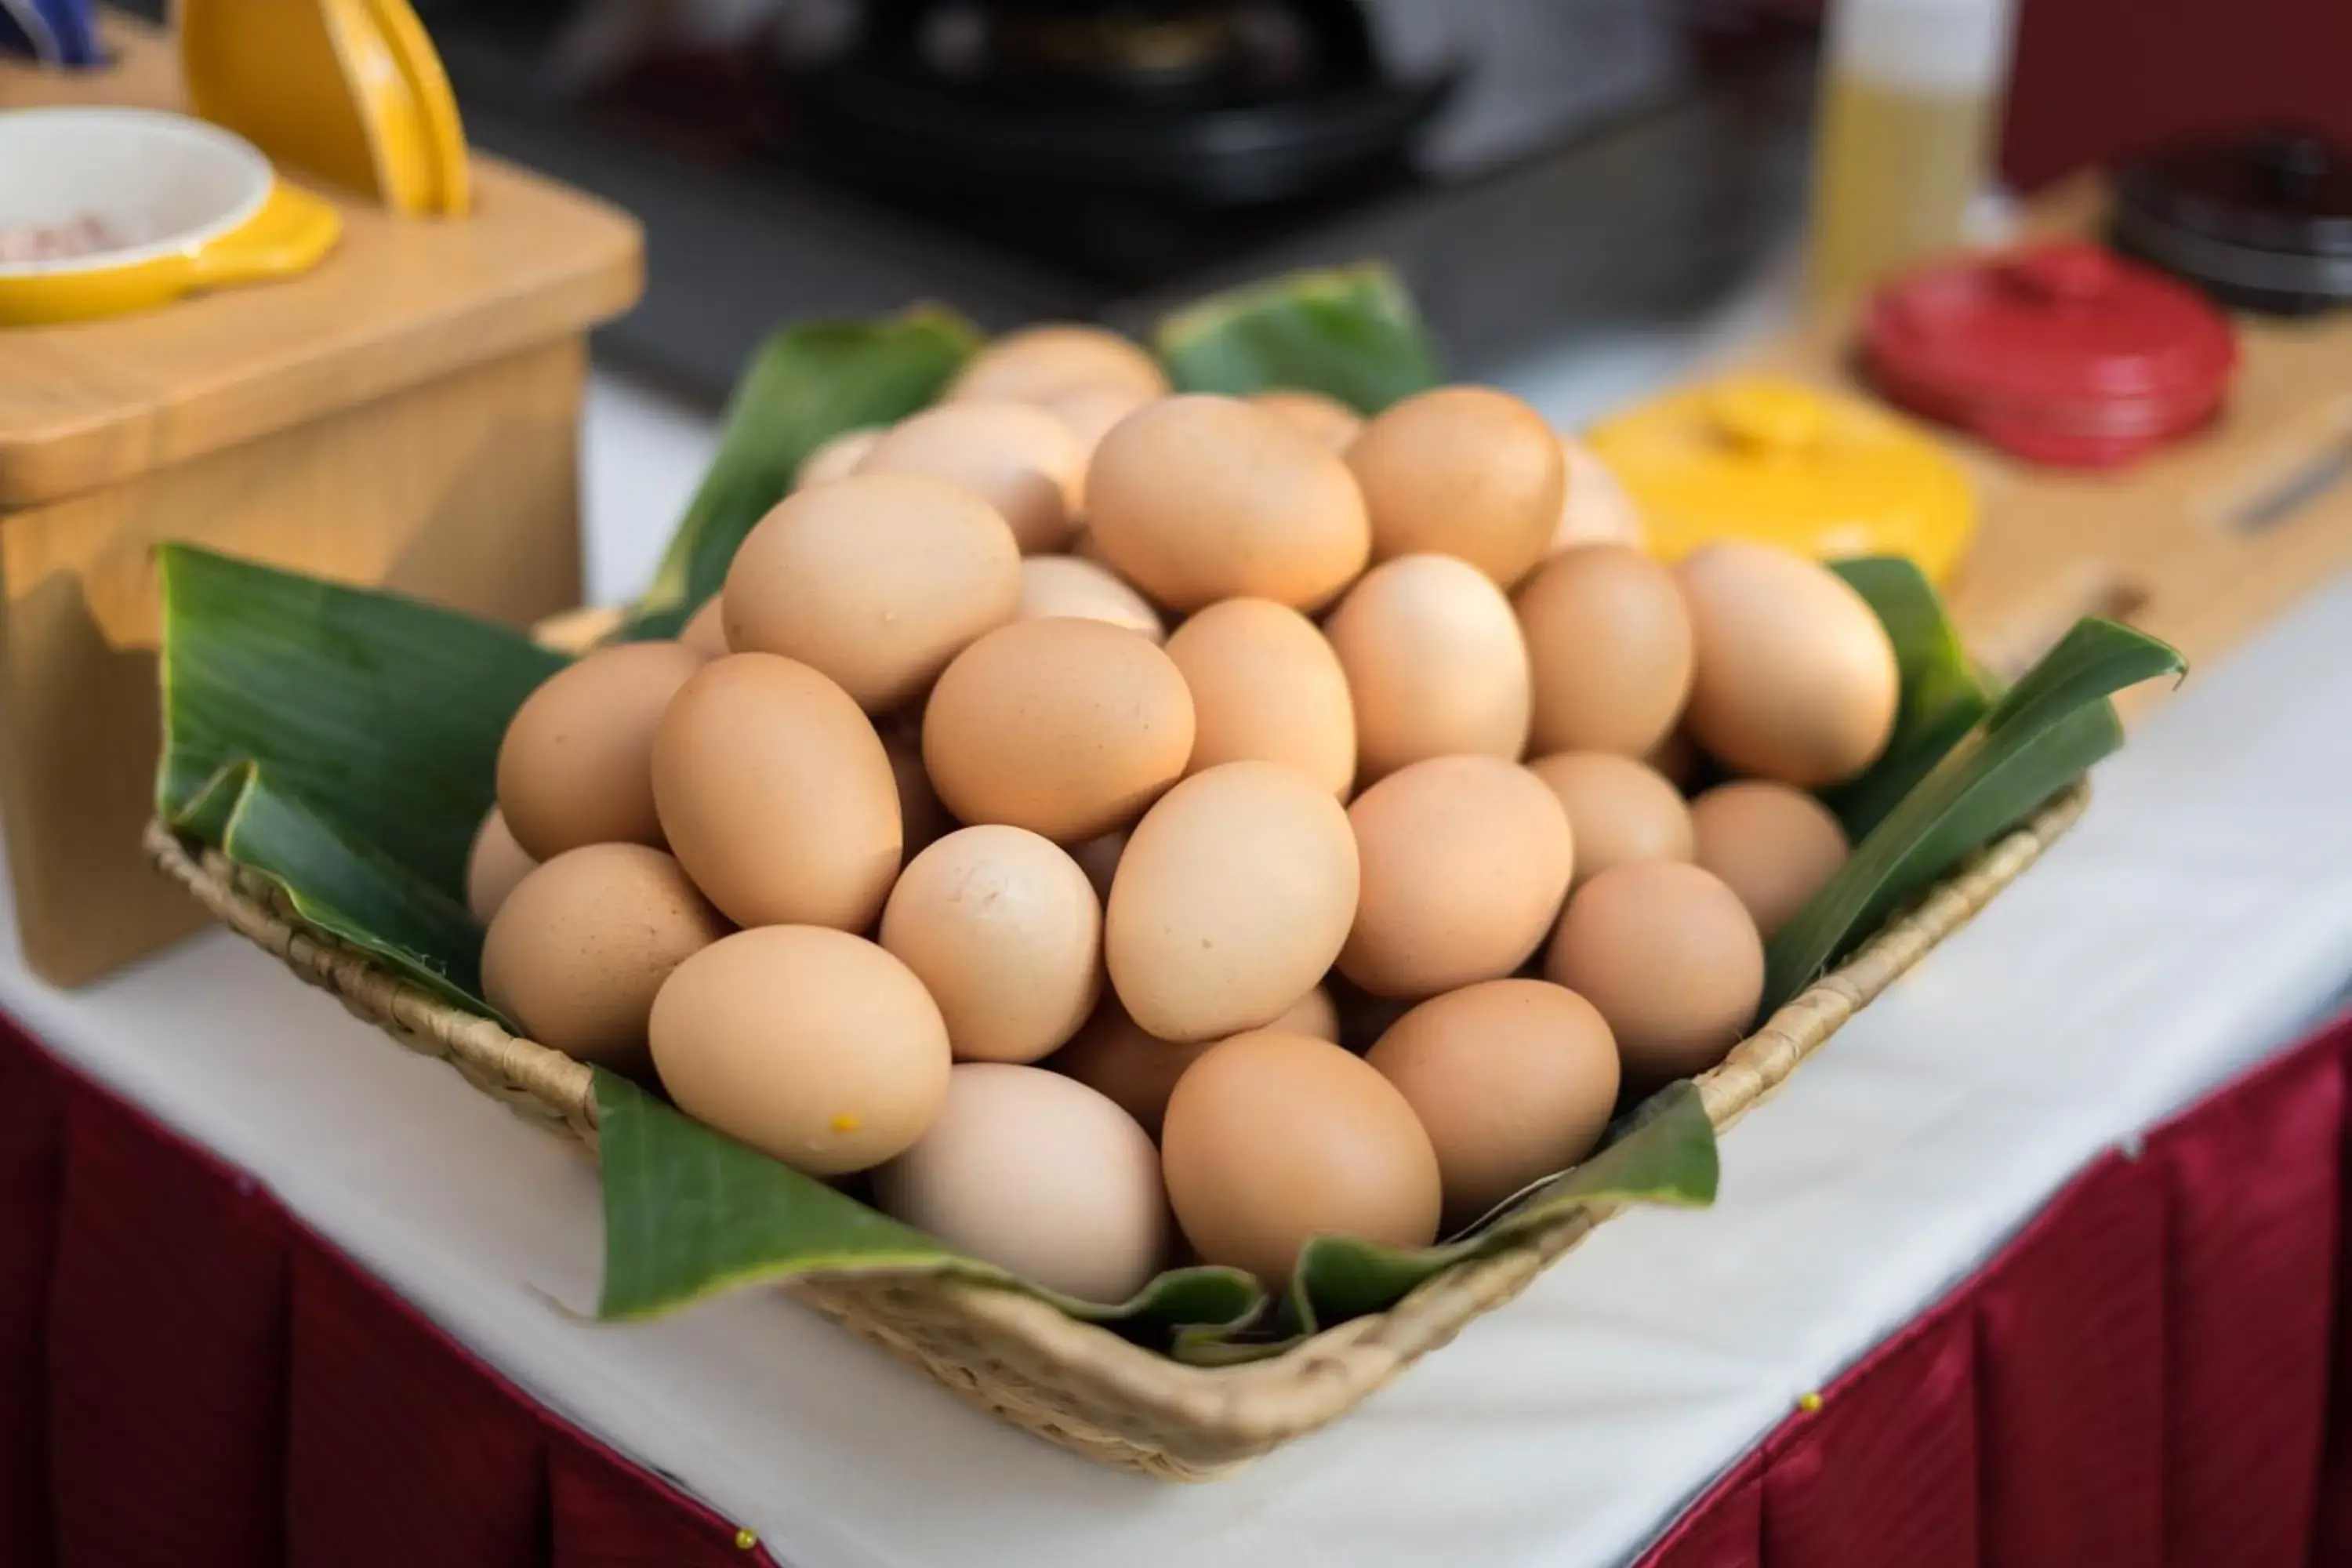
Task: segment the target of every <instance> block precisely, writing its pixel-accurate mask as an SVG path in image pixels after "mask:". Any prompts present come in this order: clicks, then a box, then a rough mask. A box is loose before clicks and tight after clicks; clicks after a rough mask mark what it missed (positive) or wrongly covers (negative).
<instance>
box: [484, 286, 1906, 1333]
mask: <svg viewBox="0 0 2352 1568" xmlns="http://www.w3.org/2000/svg"><path fill="white" fill-rule="evenodd" d="M1625 528H1626V519H1625V513H1624V510H1623V508H1622V502H1620V501H1617V500H1614V499H1613V498H1612V495H1611V493H1610V491H1609V489H1608V488H1607V484H1606V480H1605V477H1601V476H1596V475H1594V474H1593V473H1592V472H1591V470H1590V469H1589V468H1583V467H1581V466H1580V463H1579V460H1578V458H1577V457H1576V455H1575V454H1574V452H1573V451H1572V449H1570V448H1569V447H1566V446H1565V445H1564V443H1563V441H1562V440H1561V438H1560V437H1559V436H1558V435H1557V433H1555V432H1554V431H1553V430H1552V429H1551V428H1550V427H1549V426H1547V425H1546V424H1545V423H1544V421H1543V420H1542V419H1541V418H1539V417H1538V416H1537V415H1536V414H1535V413H1534V412H1533V411H1532V410H1531V409H1529V408H1528V407H1527V406H1526V405H1524V404H1522V403H1520V402H1518V401H1517V400H1516V399H1514V398H1512V397H1509V396H1507V395H1505V394H1503V393H1500V392H1497V391H1494V390H1490V389H1487V388H1483V387H1475V386H1452V387H1445V388H1441V389H1438V390H1435V391H1432V392H1428V393H1424V394H1422V395H1418V396H1414V397H1411V398H1408V399H1406V400H1404V401H1403V402H1401V403H1399V404H1397V405H1394V406H1392V407H1391V408H1390V409H1389V410H1387V411H1386V412H1384V413H1382V414H1381V415H1379V416H1376V417H1374V418H1372V419H1370V421H1369V422H1366V421H1360V420H1359V419H1358V418H1357V417H1356V416H1354V415H1352V414H1350V413H1349V412H1348V411H1346V410H1345V409H1343V408H1341V407H1339V405H1336V404H1334V403H1331V402H1329V401H1328V400H1326V399H1323V398H1319V397H1317V396H1315V395H1309V394H1303V393H1294V392H1283V393H1270V394H1266V395H1260V396H1257V397H1254V398H1247V399H1237V398H1229V397H1219V396H1206V395H1170V394H1169V389H1168V386H1167V384H1166V382H1165V381H1164V380H1163V379H1162V376H1161V374H1160V370H1159V368H1158V367H1157V366H1156V365H1155V364H1154V363H1153V362H1152V361H1151V360H1150V358H1148V357H1147V356H1146V355H1144V354H1143V353H1140V352H1139V351H1138V350H1137V349H1135V348H1134V347H1132V346H1131V345H1129V344H1128V343H1126V342H1123V341H1121V340H1119V339H1117V338H1115V337H1111V336H1109V335H1108V334H1106V333H1102V332H1098V331H1093V330H1090V329H1084V328H1075V327H1048V328H1040V329H1035V330H1034V331H1028V332H1024V333H1021V334H1016V335H1015V336H1013V337H1011V338H1008V339H1004V340H1001V341H1000V342H997V343H996V344H995V345H993V346H992V347H991V348H990V349H988V350H986V351H984V352H983V353H982V354H981V355H979V356H978V357H977V358H976V359H975V360H974V361H973V362H972V363H971V364H970V365H969V366H968V367H967V369H966V370H965V371H964V372H963V374H961V377H960V379H959V380H958V381H957V382H956V383H955V384H953V385H952V386H951V387H950V391H949V393H948V395H947V396H946V397H945V399H944V400H943V401H942V402H941V403H940V404H939V405H937V406H935V407H933V408H931V409H929V410H928V411H926V412H923V413H920V414H918V415H916V416H912V417H911V418H908V419H907V420H906V421H904V422H903V423H901V424H899V425H898V426H895V427H893V428H891V429H888V430H887V431H861V432H856V433H854V434H852V435H849V436H845V437H841V438H839V439H837V440H835V441H834V442H832V443H831V444H829V445H827V446H826V447H823V448H821V449H820V450H819V451H818V452H816V453H815V454H814V455H813V456H812V457H811V458H810V459H809V461H808V462H807V463H806V464H805V465H804V466H803V471H802V474H801V476H800V482H799V485H798V487H797V488H796V489H795V490H794V491H793V494H792V495H790V496H788V497H787V498H785V500H782V502H781V503H779V504H778V505H777V506H776V507H775V509H774V510H772V511H771V512H769V513H768V515H767V516H766V517H765V518H764V519H762V520H761V521H760V523H759V524H758V525H757V527H755V528H754V529H753V530H752V531H751V534H750V535H749V536H748V537H747V538H746V539H745V541H744V542H743V544H742V547H741V549H740V552H739V553H738V555H737V557H736V559H735V561H734V563H733V565H732V567H731V569H730V573H729V575H728V577H727V581H726V584H725V587H724V589H723V591H722V593H721V594H720V595H719V596H718V597H717V598H715V599H714V600H713V601H712V603H711V604H710V605H709V606H708V607H707V608H705V609H704V610H702V611H701V612H700V613H699V614H698V615H697V616H695V618H694V619H693V621H692V622H690V623H689V624H688V626H687V627H686V628H685V631H684V632H683V634H682V635H681V637H680V639H679V640H678V641H676V642H651V643H637V644H632V645H625V646H618V647H608V648H605V649H603V650H600V651H598V652H594V653H592V654H590V655H589V656H587V657H586V658H582V659H581V660H579V661H578V662H577V663H575V664H573V665H571V666H570V667H568V668H565V669H563V670H562V671H561V672H559V673H558V674H556V675H555V676H553V677H552V678H551V679H549V680H548V681H547V682H546V683H545V684H544V685H543V686H542V687H541V688H540V689H538V690H537V691H535V692H534V693H533V694H532V695H531V696H530V698H529V699H528V700H526V701H525V702H524V703H523V705H522V707H521V708H520V710H519V711H518V712H517V713H516V714H515V716H514V719H513V721H512V723H511V725H510V727H509V731H508V732H507V735H506V738H505V742H504V744H503V746H502V747H501V750H500V752H499V763H498V782H497V795H498V808H497V809H496V810H494V811H493V812H492V813H491V815H490V817H489V818H488V821H486V822H485V824H484V826H483V830H482V833H481V835H480V836H479V837H478V840H477V844H476V848H475V855H474V859H473V864H472V866H471V868H470V888H469V893H470V899H471V901H472V903H473V905H474V908H475V910H476V912H477V914H478V915H479V916H480V917H481V918H483V919H484V920H486V921H488V937H487V940H486V942H485V946H484V951H483V955H482V978H483V984H484V987H485V990H486V993H487V994H488V998H489V999H490V1001H491V1002H492V1003H493V1005H496V1006H497V1007H498V1008H499V1010H500V1011H501V1012H503V1013H504V1014H506V1015H507V1016H509V1018H511V1019H513V1020H514V1021H515V1022H516V1023H517V1024H518V1025H519V1026H521V1027H522V1028H523V1029H524V1030H526V1031H527V1032H528V1033H529V1034H530V1036H531V1037H534V1038H536V1039H538V1040H540V1041H541V1042H542V1043H544V1044H546V1045H548V1046H551V1047H555V1048H557V1049H559V1050H562V1051H566V1052H569V1053H571V1054H572V1055H574V1056H577V1057H580V1058H584V1059H587V1060H591V1061H595V1062H599V1063H603V1064H605V1065H607V1066H610V1067H612V1068H615V1069H617V1070H621V1071H624V1072H629V1073H633V1074H636V1075H638V1076H640V1077H644V1076H646V1075H648V1074H649V1075H650V1076H651V1077H652V1078H653V1079H657V1081H658V1083H659V1085H660V1087H661V1088H662V1089H664V1090H665V1091H666V1092H667V1094H668V1095H669V1096H670V1098H671V1099H672V1100H674V1101H675V1102H676V1103H677V1106H678V1107H679V1108H680V1109H681V1110H684V1111H686V1112H687V1113H688V1114H689V1115H692V1116H694V1117H696V1118H698V1119H699V1120H701V1121H704V1122H706V1123H708V1124H709V1125H710V1126H711V1127H714V1128H716V1129H718V1130H719V1131H722V1132H725V1133H727V1134H729V1135H730V1136H732V1137H734V1138H736V1139H739V1140H740V1141H742V1142H745V1143H748V1144H750V1145H751V1146H753V1147H755V1148H758V1149H761V1150H763V1151H765V1152H768V1153H770V1154H772V1155H773V1156H774V1157H775V1158H777V1159H779V1160H782V1161H783V1162H785V1163H788V1164H790V1165H793V1166H794V1167H796V1168H797V1169H799V1170H801V1171H803V1172H806V1173H809V1174H811V1175H814V1176H817V1177H821V1178H824V1179H828V1180H839V1179H844V1178H850V1177H853V1176H856V1174H857V1173H869V1174H868V1175H866V1177H864V1178H861V1185H860V1186H859V1188H858V1190H860V1191H861V1192H864V1193H866V1194H868V1195H870V1197H871V1198H872V1199H873V1201H875V1202H876V1203H877V1205H879V1206H880V1207H881V1208H883V1209H884V1210H886V1211H887V1212H888V1213H891V1214H893V1215H898V1216H899V1217H901V1218H903V1219H905V1220H906V1221H908V1223H910V1224H912V1225H914V1226H919V1227H920V1228H922V1229H924V1230H927V1231H929V1232H930V1233H932V1234H934V1235H936V1236H937V1237H940V1238H941V1239H942V1240H944V1241H946V1242H948V1243H949V1244H950V1245H952V1246H955V1247H960V1248H961V1249H963V1250H965V1251H967V1252H969V1253H971V1254H973V1255H976V1256H978V1257H981V1258H987V1259H990V1260H992V1261H993V1262H996V1263H998V1264H1001V1265H1003V1267H1005V1268H1009V1269H1011V1270H1013V1272H1015V1273H1016V1274H1019V1275H1022V1276H1024V1277H1025V1278H1028V1279H1033V1280H1034V1281H1035V1282H1037V1283H1039V1284H1042V1285H1045V1286H1047V1287H1051V1288H1054V1289H1059V1290H1063V1291H1066V1292H1068V1293H1070V1294H1072V1295H1076V1296H1078V1297H1082V1298H1087V1299H1090V1300H1118V1299H1120V1298H1123V1297H1125V1296H1126V1295H1128V1294H1129V1292H1131V1291H1132V1290H1133V1289H1136V1288H1137V1287H1138V1286H1139V1285H1140V1284H1141V1283H1142V1282H1143V1281H1144V1280H1146V1279H1149V1278H1150V1276H1151V1275H1152V1274H1153V1273H1155V1272H1156V1271H1157V1270H1159V1269H1160V1268H1163V1267H1166V1266H1168V1265H1170V1264H1171V1263H1174V1262H1177V1261H1181V1260H1183V1259H1184V1258H1197V1259H1200V1260H1204V1261H1207V1262H1212V1263H1220V1264H1229V1265H1233V1266H1235V1267H1238V1268H1243V1269H1245V1270H1248V1271H1250V1272H1252V1273H1254V1274H1255V1275H1257V1276H1258V1277H1260V1278H1261V1279H1265V1280H1267V1281H1269V1282H1278V1281H1280V1280H1281V1279H1285V1278H1286V1276H1287V1274H1288V1272H1289V1269H1290V1268H1291V1266H1292V1264H1293V1262H1294V1261H1295V1259H1296V1258H1297V1253H1298V1250H1299V1248H1300V1247H1301V1246H1302V1244H1303V1243H1304V1242H1305V1240H1306V1239H1307V1237H1311V1236H1314V1235H1317V1234H1327V1233H1328V1234H1340V1235H1352V1236H1359V1237H1370V1238H1372V1239H1376V1240H1380V1241H1384V1242H1391V1243H1397V1244H1406V1245H1411V1244H1420V1243H1425V1242H1428V1241H1430V1240H1432V1239H1433V1237H1436V1236H1438V1235H1439V1234H1440V1233H1441V1231H1442V1230H1450V1229H1452V1228H1454V1227H1456V1226H1461V1225H1463V1224H1465V1223H1467V1222H1469V1221H1471V1220H1474V1219H1475V1218H1476V1217H1477V1216H1478V1215H1481V1214H1483V1213H1485V1212H1486V1211H1487V1210H1489V1209H1490V1208H1491V1207H1492V1206H1493V1205H1496V1203H1498V1202H1500V1201H1501V1200H1503V1199H1505V1198H1507V1197H1508V1196H1509V1195H1510V1194H1513V1193H1515V1192H1517V1191H1518V1190H1519V1189H1521V1188H1522V1187H1524V1186H1525V1185H1527V1184H1528V1183H1530V1182H1531V1181H1534V1180H1535V1179H1537V1178H1539V1177H1541V1176H1544V1175H1547V1174H1549V1173H1553V1172H1557V1171H1559V1170H1561V1169H1563V1168H1565V1167H1567V1166H1570V1165H1571V1164H1573V1163H1576V1162H1577V1161H1578V1160H1579V1159H1580V1158H1582V1157H1583V1156H1584V1155H1585V1154H1586V1153H1588V1152H1590V1151H1591V1148H1592V1147H1593V1145H1594V1143H1595V1141H1596V1140H1597V1139H1598V1138H1599V1137H1600V1136H1601V1132H1602V1131H1603V1129H1604V1127H1605V1126H1606V1124H1607V1123H1608V1121H1609V1120H1610V1118H1611V1115H1612V1110H1613V1109H1614V1107H1615V1106H1616V1105H1617V1104H1618V1103H1619V1102H1620V1100H1621V1098H1623V1097H1626V1096H1629V1095H1636V1094H1639V1093H1642V1092H1646V1091H1647V1090H1648V1089H1652V1088H1654V1087H1656V1086H1657V1085H1659V1084H1661V1083H1664V1082H1665V1081H1668V1080H1671V1079H1675V1078H1680V1077H1685V1076H1688V1075H1690V1074H1694V1073H1696V1072H1699V1071H1703V1070H1704V1069H1706V1068H1708V1067H1710V1066H1712V1065H1713V1064H1715V1063H1716V1062H1717V1061H1718V1060H1720V1059H1721V1058H1722V1057H1723V1055H1724V1054H1725V1052H1726V1051H1727V1049H1728V1048H1729V1047H1731V1046H1732V1044H1734V1043H1735V1042H1736V1041H1737V1040H1738V1037H1740V1035H1741V1034H1742V1033H1743V1031H1744V1030H1745V1029H1746V1027H1747V1026H1748V1025H1749V1023H1750V1022H1751V1020H1752V1018H1753V1016H1754V1013H1755V1011H1756V1008H1757V1005H1758V1003H1759V994H1760V991H1761V988H1762V984H1763V971H1764V960H1763V944H1762V938H1763V937H1764V936H1765V935H1769V933H1770V931H1772V930H1773V929H1774V927H1775V926H1777V925H1778V924H1780V922H1782V921H1786V920H1787V919H1788V918H1789V917H1790V914H1791V913H1793V912H1794V911H1795V910H1796V909H1797V908H1798V907H1799V906H1801V904H1802V903H1804V901H1805V900H1807V899H1808V898H1809V897H1810V896H1811V893H1812V892H1813V891H1814V890H1816V889H1818V888H1819V887H1820V886H1821V885H1822V883H1823V882H1824V881H1825V880H1826V879H1828V878H1829V877H1830V876H1831V875H1832V873H1833V872H1834V871H1835V870H1836V868H1837V867H1838V865H1839V864H1840V862H1841V861H1842V859H1843V857H1844V855H1845V853H1846V845H1845V842H1844V839H1843V837H1842V835H1841V833H1840V831H1839V828H1838V825H1837V823H1836V821H1835V819H1834V818H1833V817H1832V816H1831V815H1830V814H1829V813H1828V812H1827V811H1826V810H1825V809H1823V807H1822V805H1819V804H1818V803H1817V802H1816V801H1815V799H1814V798H1813V796H1812V795H1811V794H1809V793H1807V792H1808V791H1809V790H1811V789H1813V788H1815V787H1818V786H1821V785H1823V784H1831V783H1833V782H1835V781H1838V780H1841V779H1845V778H1849V777H1852V776H1853V775H1854V774H1855V773H1859V772H1860V771H1861V770H1863V769H1864V767H1866V766H1867V765H1868V764H1869V763H1871V762H1872V761H1873V760H1874V758H1875V757H1876V755H1877V754H1878V753H1879V752H1880V751H1881V750H1882V749H1883V748H1884V747H1885V743H1886V741H1887V738H1888V734H1889V731H1890V730H1891V728H1892V726H1893V722H1894V717H1895V704H1896V695H1897V690H1896V688H1897V679H1896V671H1895V657H1894V652H1893V649H1892V648H1891V647H1890V646H1889V644H1888V641H1887V638H1886V636H1885V632H1884V630H1883V629H1882V628H1881V626H1879V624H1878V622H1877V620H1876V619H1875V617H1874V616H1873V615H1872V614H1871V612H1870V610H1869V608H1868V606H1867V605H1865V604H1864V602H1863V601H1862V599H1861V598H1860V597H1859V596H1858V595H1855V594H1854V593H1853V590H1852V589H1850V588H1849V587H1847V586H1846V584H1844V583H1843V581H1841V580H1840V579H1839V578H1838V577H1836V576H1835V575H1834V574H1832V573H1830V572H1829V571H1827V570H1826V569H1824V568H1823V567H1822V566H1820V565H1818V564H1816V563H1812V562H1810V561H1806V560H1803V559H1801V558H1799V557H1797V556H1794V555H1790V554H1785V553H1781V552H1776V551H1773V550H1770V549H1767V548H1763V547H1760V546H1753V545H1720V546H1716V547H1713V548H1709V549H1706V550H1702V551H1700V552H1697V553H1696V554H1694V555H1692V556H1690V557H1688V558H1687V559H1685V561H1683V562H1682V563H1680V564H1679V565H1678V566H1676V567H1675V568H1672V569H1670V568H1668V567H1666V566H1664V565H1662V564H1661V563H1658V562H1656V561H1654V560H1653V559H1652V558H1651V557H1650V556H1648V555H1646V554H1644V553H1643V552H1642V551H1641V550H1640V549H1639V548H1638V547H1636V546H1634V545H1632V544H1628V543H1624V542H1619V540H1620V537H1621V536H1622V533H1623V532H1624V531H1625ZM1702 753H1703V755H1704V758H1706V759H1709V760H1711V764H1712V766H1713V768H1714V770H1715V771H1717V773H1721V774H1725V775H1729V776H1730V777H1731V779H1732V781H1733V782H1729V783H1725V784H1718V785H1717V786H1716V787H1714V788H1711V789H1708V790H1706V792H1705V793H1703V794H1701V795H1698V796H1697V797H1696V799H1694V800H1690V801H1688V802H1685V798H1684V796H1683V795H1682V793H1681V791H1680V789H1679V788H1678V787H1677V784H1675V782H1673V781H1674V780H1675V778H1677V777H1679V778H1682V779H1684V780H1685V781H1687V780H1688V779H1690V778H1691V777H1692V776H1693V774H1692V770H1693V769H1694V768H1695V767H1696V766H1697V765H1699V761H1700V758H1701V756H1702ZM1342 1041H1345V1042H1346V1043H1345V1044H1343V1043H1341V1042H1342ZM1171 1219H1172V1225H1171Z"/></svg>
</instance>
